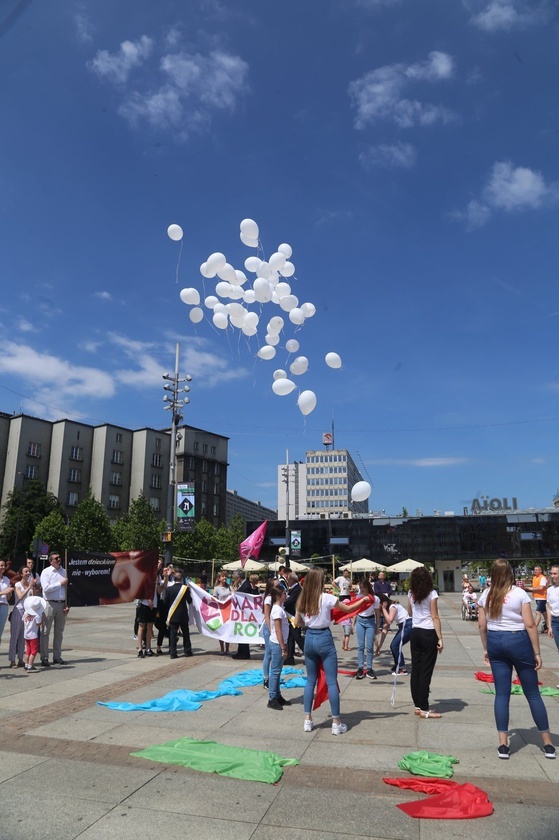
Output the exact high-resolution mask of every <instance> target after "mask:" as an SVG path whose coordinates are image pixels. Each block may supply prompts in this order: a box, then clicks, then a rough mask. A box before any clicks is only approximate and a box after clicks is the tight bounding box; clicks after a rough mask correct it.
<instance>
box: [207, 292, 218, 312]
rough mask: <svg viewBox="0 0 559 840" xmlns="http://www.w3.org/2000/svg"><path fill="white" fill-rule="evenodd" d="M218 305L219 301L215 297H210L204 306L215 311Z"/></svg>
mask: <svg viewBox="0 0 559 840" xmlns="http://www.w3.org/2000/svg"><path fill="white" fill-rule="evenodd" d="M216 303H219V301H218V299H217V298H216V297H215V295H208V297H207V298H206V299H205V300H204V306H207V307H208V309H213V308H214V306H215V305H216Z"/></svg>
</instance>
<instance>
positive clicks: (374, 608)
mask: <svg viewBox="0 0 559 840" xmlns="http://www.w3.org/2000/svg"><path fill="white" fill-rule="evenodd" d="M359 594H360V595H365V596H368V595H370V596H371V598H373V602H372V604H371V606H370V607H368V608H367V609H366V610H363V612H360V613H359V615H357V616H355V618H354V619H353V626H354V628H355V631H356V633H357V673H356V675H355V679H356V680H362V679H364V678H365V676H367V677H369V679H370V680H376V678H377V677H376V674H375V672H374V671H373V649H374V643H375V635H376V631H377V628H378V626H379V617H380V601H379V599H378V597H377V596H376V595H375V592H374V589H373V587H372V585H371V582H370V581H369V580H367V578H363V579H362V580H360V581H359ZM365 648H366V649H367V673H366V674H365V671H364V665H365Z"/></svg>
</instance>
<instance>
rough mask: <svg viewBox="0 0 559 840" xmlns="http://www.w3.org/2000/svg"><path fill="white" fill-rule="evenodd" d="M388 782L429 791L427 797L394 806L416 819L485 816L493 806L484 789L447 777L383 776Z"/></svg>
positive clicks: (465, 818) (457, 818)
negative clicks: (429, 778)
mask: <svg viewBox="0 0 559 840" xmlns="http://www.w3.org/2000/svg"><path fill="white" fill-rule="evenodd" d="M384 781H385V782H386V783H387V784H389V785H395V786H396V787H401V788H410V789H411V790H415V791H418V792H425V793H428V794H432V795H430V796H429V798H428V799H420V800H418V801H417V802H404V803H402V804H401V805H398V806H397V807H398V808H399V809H400V810H401V811H403V812H404V813H405V814H407V815H408V816H409V817H414V818H415V819H431V820H471V819H476V818H477V817H488V816H489V815H490V814H492V813H493V805H492V803H491V802H490V801H489V798H488V796H487V794H486V793H485V791H484V790H481V788H478V787H476V786H475V785H471V784H470V783H469V782H466V783H465V784H462V785H461V784H458V782H452V781H450V780H449V779H436V780H428V781H424V780H423V779H384Z"/></svg>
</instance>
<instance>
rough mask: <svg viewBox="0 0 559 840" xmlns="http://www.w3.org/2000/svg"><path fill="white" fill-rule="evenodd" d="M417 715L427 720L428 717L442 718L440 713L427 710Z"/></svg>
mask: <svg viewBox="0 0 559 840" xmlns="http://www.w3.org/2000/svg"><path fill="white" fill-rule="evenodd" d="M419 717H420V718H422V720H427V719H428V718H442V715H441V714H439V712H432V711H428V712H420V713H419Z"/></svg>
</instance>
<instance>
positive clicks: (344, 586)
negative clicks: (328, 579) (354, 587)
mask: <svg viewBox="0 0 559 840" xmlns="http://www.w3.org/2000/svg"><path fill="white" fill-rule="evenodd" d="M334 583H335V584H336V586H337V587H338V589H339V591H340V595H341V596H342V597H343V598H345V597H346V595H349V592H350V589H351V581H350V579H349V578H346V577H337V578H336V580H335V581H334Z"/></svg>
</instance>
